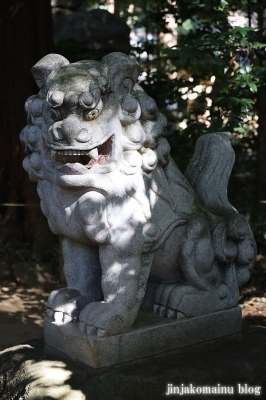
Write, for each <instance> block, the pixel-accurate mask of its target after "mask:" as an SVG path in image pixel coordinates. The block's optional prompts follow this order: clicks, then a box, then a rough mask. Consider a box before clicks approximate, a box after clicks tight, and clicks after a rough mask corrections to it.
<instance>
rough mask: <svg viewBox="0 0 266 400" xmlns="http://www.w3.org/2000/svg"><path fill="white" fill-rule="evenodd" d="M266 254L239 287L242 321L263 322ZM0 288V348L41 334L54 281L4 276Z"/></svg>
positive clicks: (55, 286) (265, 313) (258, 258)
mask: <svg viewBox="0 0 266 400" xmlns="http://www.w3.org/2000/svg"><path fill="white" fill-rule="evenodd" d="M265 283H266V257H265V256H262V255H259V256H258V257H257V262H256V264H255V266H254V269H253V272H252V275H251V279H250V281H249V282H248V284H246V285H245V286H244V287H243V288H242V289H241V295H240V300H239V305H240V307H241V308H242V313H243V320H244V324H245V325H261V326H266V285H265ZM2 285H3V286H2V287H1V288H0V326H1V334H0V351H1V350H3V349H6V348H8V347H11V346H14V345H17V344H20V343H23V342H25V341H28V340H30V339H33V338H41V337H42V335H43V333H42V320H43V317H44V316H45V312H46V309H45V304H46V301H47V297H48V295H49V293H50V292H51V290H54V289H56V288H57V287H58V285H56V284H53V285H46V286H40V285H39V286H38V287H27V286H26V285H22V284H21V283H18V282H11V281H10V280H6V281H5V282H3V284H2Z"/></svg>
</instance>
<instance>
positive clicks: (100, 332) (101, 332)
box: [96, 328, 106, 338]
mask: <svg viewBox="0 0 266 400" xmlns="http://www.w3.org/2000/svg"><path fill="white" fill-rule="evenodd" d="M96 336H97V338H102V337H105V336H106V330H105V329H101V328H98V329H97V334H96Z"/></svg>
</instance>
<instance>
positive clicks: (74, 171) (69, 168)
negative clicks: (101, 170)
mask: <svg viewBox="0 0 266 400" xmlns="http://www.w3.org/2000/svg"><path fill="white" fill-rule="evenodd" d="M58 171H60V172H63V173H65V174H68V175H85V174H88V173H89V171H88V169H87V168H86V167H84V165H82V164H80V163H74V164H70V163H68V164H64V165H62V167H60V168H59V169H58Z"/></svg>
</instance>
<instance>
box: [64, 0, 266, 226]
mask: <svg viewBox="0 0 266 400" xmlns="http://www.w3.org/2000/svg"><path fill="white" fill-rule="evenodd" d="M89 3H90V4H91V5H92V3H91V2H89V1H87V2H86V4H87V5H88V4H89ZM84 4H85V3H84ZM93 4H94V3H93ZM98 4H100V5H104V4H106V2H105V1H104V0H99V1H98ZM263 7H264V4H263V2H262V1H260V0H249V1H248V2H247V1H242V0H234V1H233V0H227V1H225V0H204V1H202V0H190V1H189V2H188V1H187V0H186V1H185V0H179V1H178V2H176V1H174V0H138V1H136V2H134V4H132V2H131V1H130V0H116V1H115V12H116V14H117V15H120V16H121V17H122V18H124V19H125V21H127V22H128V23H130V26H131V27H133V28H134V29H135V28H142V30H143V31H144V32H146V34H145V35H144V36H143V38H142V40H140V41H139V42H138V43H136V44H135V45H134V46H133V47H132V49H131V54H133V55H135V56H136V57H137V59H138V60H139V62H140V64H141V66H142V68H143V74H142V77H141V79H142V82H141V84H142V86H143V87H144V89H145V90H146V91H147V93H148V94H149V95H150V96H152V97H153V98H155V100H156V102H157V105H158V107H159V109H160V110H161V111H162V112H163V113H164V114H165V115H166V116H167V118H168V121H169V129H168V131H169V137H168V139H169V142H170V144H171V148H172V156H173V157H174V159H175V160H176V162H177V164H178V166H179V167H180V169H181V170H183V171H184V170H185V169H186V167H187V165H188V163H189V160H190V158H191V156H192V154H193V151H194V146H195V143H196V140H197V139H198V137H199V136H200V135H203V134H205V133H211V132H221V131H228V132H230V133H231V139H232V143H233V145H234V149H235V151H236V155H237V157H236V160H237V162H236V165H235V167H234V171H233V179H232V180H231V182H232V183H231V186H230V187H229V198H231V199H232V203H233V204H235V205H236V207H237V208H238V209H239V211H241V212H243V213H248V212H250V210H251V208H252V204H255V203H254V198H255V177H256V146H257V134H258V132H257V128H258V121H257V115H258V91H260V90H261V89H263V85H264V82H265V81H266V68H265V66H266V52H265V47H266V35H265V31H264V30H263V15H264V14H263V12H264V10H263ZM210 10H211V11H210ZM232 11H236V12H239V13H241V14H242V15H243V14H245V15H246V16H247V17H248V19H249V22H250V21H251V16H252V13H254V12H256V13H258V18H257V20H258V22H257V26H256V27H255V28H254V27H252V26H244V27H243V26H232V25H230V23H229V19H228V17H229V16H230V13H231V12H232ZM168 15H172V17H173V18H174V19H175V21H176V23H177V25H178V40H177V44H176V46H174V47H172V48H168V47H167V46H166V45H164V43H163V41H162V36H163V35H164V34H166V33H169V32H171V29H170V28H169V27H168V25H167V16H168ZM249 25H251V24H250V23H249ZM70 59H71V58H70ZM265 118H266V116H265ZM254 209H255V207H254ZM260 212H261V211H260ZM255 220H256V221H258V220H260V217H258V216H255V217H254V221H255ZM254 227H255V229H257V231H258V232H259V228H258V225H256V223H255V225H254ZM259 233H261V232H259Z"/></svg>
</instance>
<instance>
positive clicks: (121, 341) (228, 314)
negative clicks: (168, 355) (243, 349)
mask: <svg viewBox="0 0 266 400" xmlns="http://www.w3.org/2000/svg"><path fill="white" fill-rule="evenodd" d="M241 329H242V318H241V309H240V308H237V307H235V308H231V309H229V310H224V311H219V312H217V313H212V314H208V315H203V316H201V317H196V318H189V319H186V320H184V321H173V320H170V319H169V318H168V319H166V318H160V317H158V316H156V315H154V314H152V313H151V312H144V311H142V312H140V313H139V315H138V318H137V320H136V322H135V324H134V326H133V328H132V330H131V331H129V332H126V333H122V334H120V335H114V336H110V337H107V338H97V337H94V336H89V337H87V336H85V335H83V336H82V335H80V331H79V328H78V324H73V323H69V324H62V325H60V324H56V323H55V322H51V321H50V320H49V318H47V317H46V318H45V320H44V339H45V343H46V344H47V345H48V349H50V351H53V349H56V350H58V351H61V352H62V353H64V354H65V355H68V356H69V357H71V358H72V359H75V360H77V361H80V362H83V363H84V364H86V365H89V366H90V367H94V368H101V367H107V366H109V365H114V364H120V363H123V362H126V361H131V360H135V359H138V358H142V357H147V356H150V355H153V354H160V353H163V352H167V351H171V350H175V349H178V348H182V347H186V346H190V345H192V344H195V343H201V342H205V341H207V340H213V339H218V338H220V337H223V336H228V335H233V334H236V333H240V332H241ZM48 349H47V350H48Z"/></svg>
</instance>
